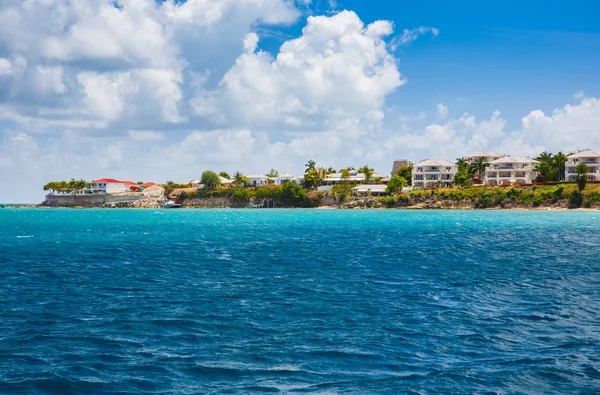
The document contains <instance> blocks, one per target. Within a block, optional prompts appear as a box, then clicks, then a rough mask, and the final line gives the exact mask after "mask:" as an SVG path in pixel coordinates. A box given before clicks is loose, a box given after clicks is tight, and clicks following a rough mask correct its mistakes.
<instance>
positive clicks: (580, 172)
mask: <svg viewBox="0 0 600 395" xmlns="http://www.w3.org/2000/svg"><path fill="white" fill-rule="evenodd" d="M589 170H590V169H589V167H588V166H587V165H586V164H585V163H580V164H578V165H577V167H576V168H575V181H576V182H577V189H579V192H580V193H581V192H582V191H583V190H584V189H585V184H586V183H587V174H588V171H589Z"/></svg>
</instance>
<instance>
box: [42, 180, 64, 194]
mask: <svg viewBox="0 0 600 395" xmlns="http://www.w3.org/2000/svg"><path fill="white" fill-rule="evenodd" d="M61 189H66V190H70V189H69V183H68V182H66V181H51V182H49V183H47V184H46V185H44V191H52V192H56V191H60V190H61Z"/></svg>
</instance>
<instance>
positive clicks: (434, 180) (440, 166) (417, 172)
mask: <svg viewBox="0 0 600 395" xmlns="http://www.w3.org/2000/svg"><path fill="white" fill-rule="evenodd" d="M457 171H458V166H457V165H455V164H454V163H451V162H448V161H447V160H443V159H437V160H424V161H423V162H419V163H417V164H415V165H413V171H412V185H413V187H415V188H432V187H435V186H437V185H438V182H439V183H440V184H439V185H440V186H441V187H442V188H447V187H450V186H452V181H453V180H454V176H455V175H456V172H457Z"/></svg>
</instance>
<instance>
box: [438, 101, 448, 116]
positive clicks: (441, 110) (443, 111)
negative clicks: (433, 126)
mask: <svg viewBox="0 0 600 395" xmlns="http://www.w3.org/2000/svg"><path fill="white" fill-rule="evenodd" d="M449 113H450V110H449V109H448V106H445V105H444V104H443V103H438V104H436V114H437V116H438V118H446V117H447V116H448V114H449Z"/></svg>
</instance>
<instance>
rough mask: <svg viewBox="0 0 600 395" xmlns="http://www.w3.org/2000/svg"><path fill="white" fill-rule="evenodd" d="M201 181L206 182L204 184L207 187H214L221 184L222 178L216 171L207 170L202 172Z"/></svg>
mask: <svg viewBox="0 0 600 395" xmlns="http://www.w3.org/2000/svg"><path fill="white" fill-rule="evenodd" d="M200 183H202V184H204V186H205V187H207V188H214V187H216V186H217V185H221V179H220V178H219V175H218V174H217V173H215V172H214V171H210V170H206V171H205V172H204V173H202V177H201V178H200Z"/></svg>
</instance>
